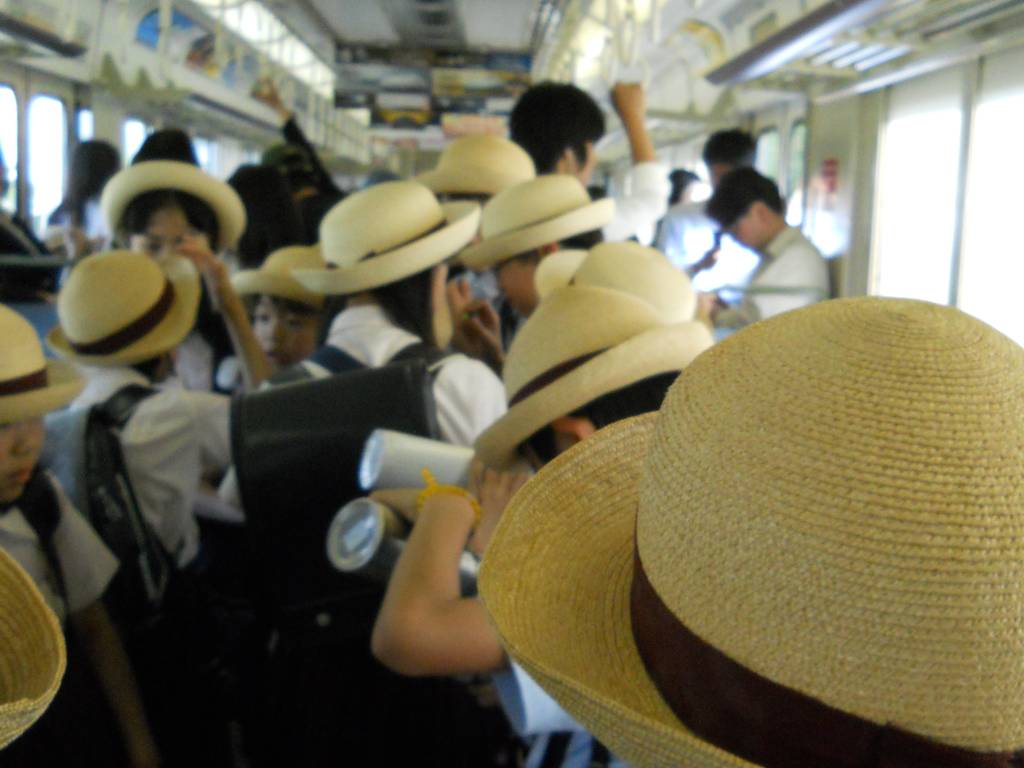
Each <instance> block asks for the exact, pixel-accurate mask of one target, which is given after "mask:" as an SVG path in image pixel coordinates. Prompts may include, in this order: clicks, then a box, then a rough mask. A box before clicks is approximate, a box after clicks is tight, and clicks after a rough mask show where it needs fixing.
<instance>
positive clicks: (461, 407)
mask: <svg viewBox="0 0 1024 768" xmlns="http://www.w3.org/2000/svg"><path fill="white" fill-rule="evenodd" d="M420 341H421V340H420V338H419V337H418V336H416V335H414V334H412V333H409V331H406V330H404V329H403V328H399V327H398V326H396V325H395V324H394V323H392V322H391V320H390V319H389V318H388V316H387V314H386V313H385V312H384V310H383V309H382V308H381V307H379V306H377V305H373V304H364V305H361V306H356V307H349V308H348V309H346V310H344V311H343V312H342V313H341V314H339V315H338V316H337V317H336V318H334V322H333V323H331V329H330V333H328V335H327V343H328V344H329V345H330V346H332V347H337V348H338V349H340V350H341V351H342V352H345V353H346V354H349V355H351V356H352V357H354V358H355V359H356V360H358V361H359V362H360V363H362V364H363V365H367V366H370V367H371V368H377V367H379V366H381V365H384V364H385V363H387V362H388V361H390V360H391V358H393V357H394V356H395V355H396V354H398V353H399V352H400V351H402V350H403V349H405V348H406V347H408V346H409V345H410V344H417V343H419V342H420ZM434 399H435V401H436V402H437V421H438V427H439V428H440V430H441V438H442V439H443V440H444V441H445V442H448V443H452V444H454V445H465V446H471V445H473V443H474V441H475V440H476V438H477V437H478V436H479V435H480V433H481V432H483V431H484V430H485V429H487V427H489V426H491V424H493V423H494V422H495V421H497V420H498V419H499V418H500V417H501V416H502V415H503V414H504V413H505V410H506V406H505V388H504V386H503V385H502V383H501V380H500V379H499V378H498V377H497V376H495V375H494V372H493V371H492V370H491V369H490V368H488V367H487V366H486V365H484V364H483V363H482V362H480V361H479V360H473V359H471V358H468V357H466V356H465V355H460V354H455V355H451V356H450V357H447V358H445V359H444V361H443V362H442V363H441V370H440V371H439V372H438V374H437V378H435V379H434Z"/></svg>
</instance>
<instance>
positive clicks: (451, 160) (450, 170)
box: [415, 136, 536, 195]
mask: <svg viewBox="0 0 1024 768" xmlns="http://www.w3.org/2000/svg"><path fill="white" fill-rule="evenodd" d="M535 175H536V174H535V172H534V169H533V160H532V159H531V158H530V156H529V155H528V154H527V153H526V150H524V149H523V148H522V147H520V146H519V145H518V144H516V143H515V142H512V141H509V140H508V139H506V138H502V137H501V136H463V137H462V138H460V139H456V140H455V141H453V142H452V143H451V144H449V145H448V146H447V147H445V148H444V151H443V152H441V157H440V158H439V159H438V161H437V166H436V167H435V168H434V169H433V170H432V171H427V172H426V173H421V174H420V175H419V176H417V177H416V178H415V180H416V181H418V182H419V183H420V184H422V185H423V186H425V187H427V188H428V189H429V190H431V191H432V192H434V193H435V194H438V195H439V194H468V195H496V194H498V193H499V192H501V191H502V190H503V189H507V188H508V187H511V186H513V185H515V184H519V183H520V182H523V181H529V180H530V179H532V178H533V177H534V176H535Z"/></svg>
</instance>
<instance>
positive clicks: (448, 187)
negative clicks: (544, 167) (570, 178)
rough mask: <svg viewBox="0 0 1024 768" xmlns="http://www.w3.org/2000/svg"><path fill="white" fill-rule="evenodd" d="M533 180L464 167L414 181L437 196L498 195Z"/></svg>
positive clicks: (479, 167) (425, 174) (442, 170)
mask: <svg viewBox="0 0 1024 768" xmlns="http://www.w3.org/2000/svg"><path fill="white" fill-rule="evenodd" d="M531 178H533V177H532V176H522V175H520V174H514V173H503V172H501V171H499V170H496V169H494V168H483V167H481V166H476V165H463V166H460V167H457V168H435V169H434V170H432V171H426V172H425V173H421V174H420V175H419V176H414V177H413V181H418V182H419V183H420V184H422V185H423V186H425V187H426V188H427V189H429V190H430V191H431V192H433V193H434V194H437V195H443V194H449V195H451V194H455V195H496V194H498V193H499V192H501V191H502V190H504V189H507V188H508V187H511V186H513V185H515V184H519V183H521V182H524V181H529V180H530V179H531Z"/></svg>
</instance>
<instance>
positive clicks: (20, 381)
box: [0, 304, 85, 425]
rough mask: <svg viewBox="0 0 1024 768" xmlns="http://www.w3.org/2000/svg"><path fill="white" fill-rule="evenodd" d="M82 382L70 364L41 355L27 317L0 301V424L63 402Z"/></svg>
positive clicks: (39, 413) (72, 396) (37, 414)
mask: <svg viewBox="0 0 1024 768" xmlns="http://www.w3.org/2000/svg"><path fill="white" fill-rule="evenodd" d="M84 385H85V381H84V380H83V379H82V378H81V376H79V375H78V373H77V372H76V371H75V369H74V366H71V365H69V364H68V363H65V362H63V361H61V360H47V359H46V358H44V357H43V347H42V345H41V344H40V343H39V338H38V337H37V336H36V332H35V329H34V328H33V327H32V326H31V324H30V323H29V322H28V320H26V319H25V318H23V317H22V316H21V315H19V314H18V313H17V312H15V311H14V310H13V309H11V308H9V307H5V306H4V305H2V304H0V425H3V424H11V423H14V422H17V421H23V420H25V419H35V418H38V417H40V416H42V415H43V414H45V413H49V412H50V411H53V410H56V409H57V408H60V407H61V406H63V405H67V404H68V403H70V402H71V401H72V400H74V399H75V397H76V396H77V395H78V393H79V392H81V391H82V387H83V386H84Z"/></svg>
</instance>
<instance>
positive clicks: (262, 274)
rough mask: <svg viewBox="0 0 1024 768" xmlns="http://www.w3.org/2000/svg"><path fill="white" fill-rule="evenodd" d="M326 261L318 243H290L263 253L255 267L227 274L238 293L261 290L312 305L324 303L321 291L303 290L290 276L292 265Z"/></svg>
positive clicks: (320, 264) (310, 266) (306, 266)
mask: <svg viewBox="0 0 1024 768" xmlns="http://www.w3.org/2000/svg"><path fill="white" fill-rule="evenodd" d="M326 266H327V264H326V263H325V262H324V258H323V256H321V255H320V247H319V246H315V245H313V246H306V245H292V246H288V247H287V248H279V249H277V250H276V251H274V252H273V253H272V254H270V255H269V256H267V258H266V261H264V262H263V264H262V265H261V266H260V268H259V269H248V270H244V271H242V272H238V273H237V274H235V275H233V276H232V277H231V285H232V286H234V288H235V291H237V292H238V294H239V295H240V296H251V295H253V294H264V295H267V296H275V297H277V298H281V299H288V300H290V301H297V302H299V303H300V304H306V305H307V306H310V307H313V308H314V309H320V308H322V307H323V305H324V297H323V294H322V293H313V292H312V291H310V290H307V289H306V288H305V287H304V286H303V285H302V283H300V282H299V281H298V280H296V279H295V278H294V277H293V276H292V271H293V270H296V269H324V268H326Z"/></svg>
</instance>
